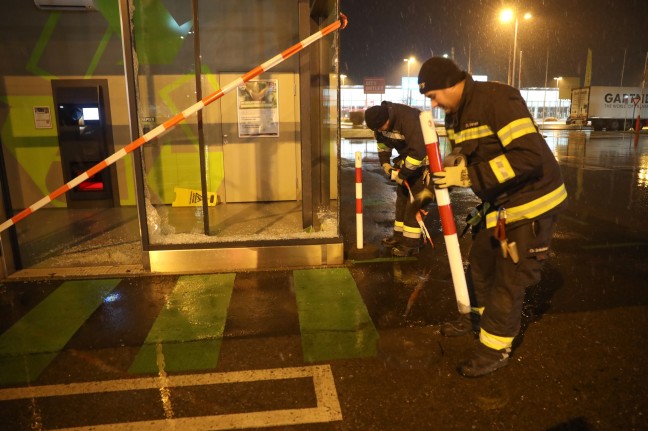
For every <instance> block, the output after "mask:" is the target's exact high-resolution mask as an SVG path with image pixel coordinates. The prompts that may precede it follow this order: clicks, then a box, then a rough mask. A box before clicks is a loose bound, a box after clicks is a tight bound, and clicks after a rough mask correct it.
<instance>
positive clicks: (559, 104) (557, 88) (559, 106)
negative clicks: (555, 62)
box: [554, 76, 562, 118]
mask: <svg viewBox="0 0 648 431" xmlns="http://www.w3.org/2000/svg"><path fill="white" fill-rule="evenodd" d="M554 79H555V80H556V90H557V91H556V93H557V97H558V111H556V118H560V110H561V109H562V106H561V105H562V100H561V99H560V85H559V84H560V80H561V79H562V76H559V77H557V78H554Z"/></svg>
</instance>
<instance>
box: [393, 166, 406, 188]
mask: <svg viewBox="0 0 648 431" xmlns="http://www.w3.org/2000/svg"><path fill="white" fill-rule="evenodd" d="M392 181H396V183H397V184H398V185H401V186H402V185H403V181H405V180H404V179H402V178H401V177H399V176H398V171H397V170H396V169H394V170H393V171H392Z"/></svg>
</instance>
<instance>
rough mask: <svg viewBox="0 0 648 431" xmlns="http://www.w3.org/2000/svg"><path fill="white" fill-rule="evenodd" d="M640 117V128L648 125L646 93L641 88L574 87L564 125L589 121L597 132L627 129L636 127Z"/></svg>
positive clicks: (647, 98) (647, 96) (647, 99)
mask: <svg viewBox="0 0 648 431" xmlns="http://www.w3.org/2000/svg"><path fill="white" fill-rule="evenodd" d="M640 111H641V112H640ZM639 114H640V115H641V127H643V126H646V125H648V94H645V93H644V94H642V91H641V88H640V87H597V86H591V87H583V88H574V89H572V94H571V107H570V115H569V118H568V119H567V124H580V125H587V124H588V123H589V122H591V125H592V128H593V129H594V130H597V131H598V130H603V129H605V130H629V129H634V128H635V122H636V121H637V115H639Z"/></svg>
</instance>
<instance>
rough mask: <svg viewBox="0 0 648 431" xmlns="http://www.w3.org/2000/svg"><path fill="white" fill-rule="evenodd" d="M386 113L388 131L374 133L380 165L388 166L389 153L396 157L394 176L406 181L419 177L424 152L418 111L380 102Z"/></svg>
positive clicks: (425, 164)
mask: <svg viewBox="0 0 648 431" xmlns="http://www.w3.org/2000/svg"><path fill="white" fill-rule="evenodd" d="M382 105H384V106H387V109H388V111H389V128H388V129H387V130H385V131H376V132H374V134H375V136H376V141H377V142H378V159H379V161H380V164H381V165H382V164H383V163H389V159H390V157H391V154H392V150H396V151H397V152H398V154H399V156H400V157H399V159H400V163H399V167H400V172H399V173H398V176H399V177H400V178H402V179H405V180H406V179H408V178H410V177H412V176H414V175H417V174H420V168H422V167H423V166H427V164H428V163H427V156H426V154H427V152H426V151H427V150H426V148H425V140H424V139H423V132H422V131H421V122H420V120H419V115H420V114H421V111H420V110H418V109H416V108H412V107H411V106H407V105H401V104H400V103H392V102H382Z"/></svg>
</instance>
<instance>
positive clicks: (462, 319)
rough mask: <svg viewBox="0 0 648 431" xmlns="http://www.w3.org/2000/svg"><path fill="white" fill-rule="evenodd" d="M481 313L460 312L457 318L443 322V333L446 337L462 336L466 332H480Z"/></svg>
mask: <svg viewBox="0 0 648 431" xmlns="http://www.w3.org/2000/svg"><path fill="white" fill-rule="evenodd" d="M479 318H480V316H479V314H477V313H466V314H460V315H459V318H457V319H456V320H451V321H450V322H444V323H442V324H441V335H443V336H444V337H460V336H462V335H466V334H471V333H472V334H476V333H478V332H479Z"/></svg>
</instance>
